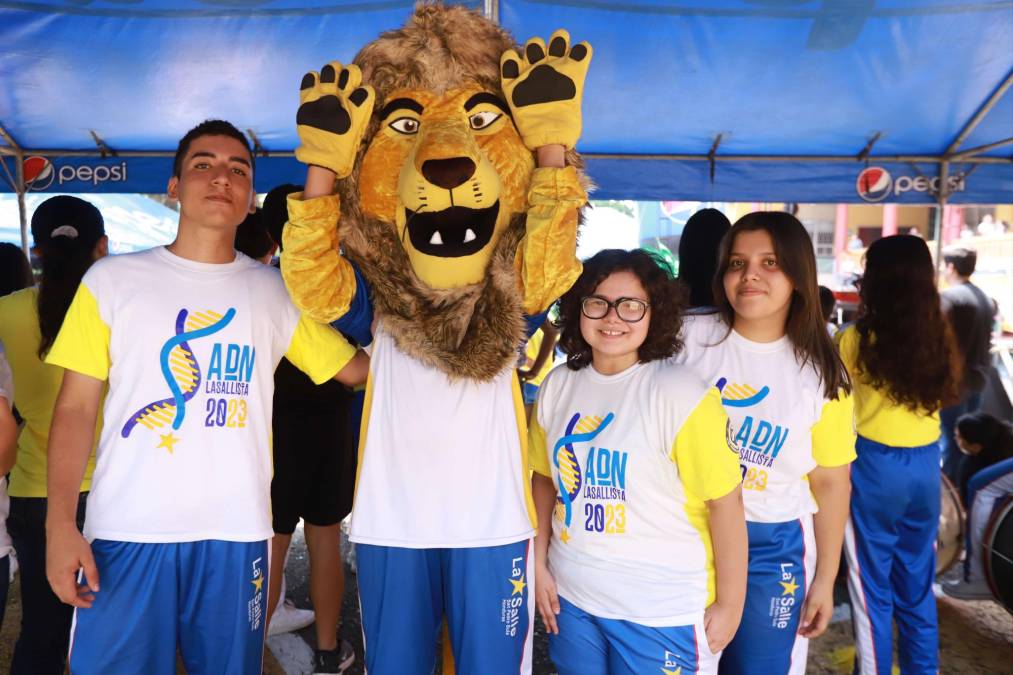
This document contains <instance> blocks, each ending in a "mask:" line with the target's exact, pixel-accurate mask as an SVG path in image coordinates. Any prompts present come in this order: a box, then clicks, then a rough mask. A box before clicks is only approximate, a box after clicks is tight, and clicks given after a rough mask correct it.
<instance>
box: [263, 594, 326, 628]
mask: <svg viewBox="0 0 1013 675" xmlns="http://www.w3.org/2000/svg"><path fill="white" fill-rule="evenodd" d="M314 621H316V616H315V615H314V614H313V610H312V609H299V608H298V607H296V606H295V605H293V604H292V601H291V600H288V599H286V600H285V602H283V603H281V604H280V605H278V606H277V607H276V608H275V610H274V614H273V615H272V616H271V623H270V625H269V626H268V628H267V634H268V635H281V634H282V633H291V632H292V631H295V630H301V629H303V628H305V627H306V626H308V625H310V624H311V623H313V622H314Z"/></svg>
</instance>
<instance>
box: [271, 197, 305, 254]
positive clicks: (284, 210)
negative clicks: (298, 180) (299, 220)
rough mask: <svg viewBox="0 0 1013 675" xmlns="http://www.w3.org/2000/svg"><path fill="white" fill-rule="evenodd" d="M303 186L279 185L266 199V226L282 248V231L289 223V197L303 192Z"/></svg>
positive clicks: (275, 241)
mask: <svg viewBox="0 0 1013 675" xmlns="http://www.w3.org/2000/svg"><path fill="white" fill-rule="evenodd" d="M301 191H302V185H293V184H292V183H286V184H285V185H279V186H278V187H276V188H274V189H273V190H271V191H270V192H268V193H267V196H266V197H264V208H263V209H261V211H262V212H263V214H264V226H265V227H267V231H268V233H269V234H270V235H271V239H274V243H276V244H277V245H278V248H279V249H280V248H281V231H282V229H283V228H284V227H285V223H287V222H288V196H289V195H290V194H292V193H293V192H301Z"/></svg>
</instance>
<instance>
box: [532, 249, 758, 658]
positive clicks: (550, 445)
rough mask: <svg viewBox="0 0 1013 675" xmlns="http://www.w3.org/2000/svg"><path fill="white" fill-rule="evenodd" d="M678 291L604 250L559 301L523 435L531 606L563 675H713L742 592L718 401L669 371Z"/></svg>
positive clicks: (738, 506)
mask: <svg viewBox="0 0 1013 675" xmlns="http://www.w3.org/2000/svg"><path fill="white" fill-rule="evenodd" d="M683 306H684V291H683V290H682V288H681V286H680V285H679V283H678V282H677V281H675V280H673V279H671V278H669V277H668V275H667V274H666V272H664V271H663V270H662V269H661V268H660V267H659V265H658V264H657V262H656V261H655V260H654V258H652V257H651V255H650V254H648V253H646V252H644V251H631V252H628V251H620V250H608V251H602V252H601V253H598V254H597V255H595V256H594V257H592V258H591V259H589V260H587V261H586V262H585V263H584V271H583V273H582V274H581V276H580V278H579V279H577V281H576V283H575V284H574V286H573V288H572V289H571V290H570V291H569V292H567V293H566V294H565V295H564V296H563V297H562V298H561V299H560V303H559V326H560V328H561V339H560V346H561V348H562V350H563V351H564V352H565V353H566V356H567V361H566V365H565V366H560V367H558V368H556V369H555V370H553V371H552V372H551V373H550V374H549V375H548V377H547V378H546V379H545V381H544V382H543V383H542V387H541V389H540V391H539V395H538V400H537V403H536V410H535V414H534V416H533V417H532V420H531V425H530V439H531V442H530V455H531V466H532V469H533V470H534V474H533V477H532V493H533V496H534V500H535V507H536V511H537V514H538V534H537V536H536V538H535V597H536V606H537V607H538V611H539V613H540V614H541V616H542V620H543V622H544V623H545V626H546V628H547V630H548V631H549V633H550V638H549V654H550V656H551V658H552V660H553V661H554V662H555V664H556V667H557V669H558V671H559V674H560V675H571V674H572V675H576V674H578V673H580V674H581V675H583V674H586V673H596V674H597V673H600V674H605V673H660V672H671V673H676V672H681V673H684V674H687V675H688V673H716V672H717V658H716V654H717V653H718V652H720V650H721V649H722V647H723V646H724V645H725V643H727V642H728V640H729V639H731V637H732V635H733V634H734V633H735V628H736V626H737V625H738V622H739V617H740V615H741V613H742V602H743V598H744V594H745V573H746V531H745V521H744V517H743V511H742V493H741V489H740V487H739V483H740V476H739V469H738V455H737V454H736V453H734V452H732V451H731V450H730V448H729V445H728V440H727V435H726V429H727V424H728V418H727V415H726V414H725V413H724V410H723V409H722V406H721V401H720V397H719V395H718V392H717V390H716V389H714V388H713V387H708V386H707V385H706V384H705V383H704V382H703V381H702V380H700V379H699V378H698V377H696V376H694V375H693V374H692V373H690V372H689V371H688V369H686V368H684V367H682V366H676V365H673V364H671V363H670V362H669V361H668V359H669V357H671V356H672V355H673V354H675V353H676V352H678V350H679V349H680V347H681V343H680V340H679V328H680V325H681V323H682V311H683Z"/></svg>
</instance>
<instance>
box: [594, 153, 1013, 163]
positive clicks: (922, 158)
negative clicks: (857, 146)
mask: <svg viewBox="0 0 1013 675" xmlns="http://www.w3.org/2000/svg"><path fill="white" fill-rule="evenodd" d="M580 156H581V157H583V158H584V159H635V160H636V159H639V160H644V159H646V160H656V161H675V162H709V161H710V160H711V158H710V156H708V155H682V154H671V155H646V154H645V155H633V154H625V153H603V152H582V153H580ZM714 161H716V162H802V163H804V162H839V163H842V164H843V163H850V164H856V163H858V160H856V159H855V156H854V155H715V156H714ZM865 161H867V162H870V163H874V162H889V163H905V162H915V163H919V164H940V163H942V162H946V161H950V160H949V159H948V158H946V157H940V156H937V155H870V156H868V157H866V158H865ZM961 162H962V163H965V164H1013V157H1009V158H1007V157H970V158H968V159H962V160H961Z"/></svg>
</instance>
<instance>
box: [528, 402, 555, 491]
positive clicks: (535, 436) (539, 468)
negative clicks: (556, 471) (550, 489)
mask: <svg viewBox="0 0 1013 675" xmlns="http://www.w3.org/2000/svg"><path fill="white" fill-rule="evenodd" d="M528 463H529V464H530V465H531V470H532V471H534V472H535V473H540V474H542V475H543V476H546V477H548V478H552V465H551V464H549V444H548V442H547V441H546V440H545V429H542V425H541V424H539V423H538V415H532V416H531V422H530V423H529V424H528Z"/></svg>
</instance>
